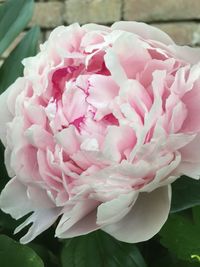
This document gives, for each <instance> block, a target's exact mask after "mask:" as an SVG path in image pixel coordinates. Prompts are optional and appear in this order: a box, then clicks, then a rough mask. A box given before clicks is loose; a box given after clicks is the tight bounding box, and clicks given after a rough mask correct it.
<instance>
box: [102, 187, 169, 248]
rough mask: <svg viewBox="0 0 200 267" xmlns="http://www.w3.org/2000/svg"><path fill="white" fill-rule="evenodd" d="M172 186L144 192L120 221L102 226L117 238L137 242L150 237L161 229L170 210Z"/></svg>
mask: <svg viewBox="0 0 200 267" xmlns="http://www.w3.org/2000/svg"><path fill="white" fill-rule="evenodd" d="M170 200H171V187H170V186H165V187H160V188H158V189H156V190H154V191H153V192H151V193H142V194H141V195H140V196H139V197H138V199H137V201H136V203H135V205H134V206H133V208H132V210H131V211H130V212H129V213H128V214H127V215H126V216H125V217H124V218H123V219H122V220H121V221H119V222H117V223H114V224H111V225H108V226H105V227H103V228H102V230H104V231H105V232H107V233H108V234H110V235H112V236H114V237H115V238H116V239H118V240H120V241H124V242H128V243H137V242H142V241H145V240H148V239H150V238H151V237H153V236H154V235H155V234H156V233H158V231H159V230H160V229H161V227H162V226H163V224H164V223H165V221H166V220H167V217H168V214H169V210H170Z"/></svg>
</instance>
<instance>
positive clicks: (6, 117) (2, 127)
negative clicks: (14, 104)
mask: <svg viewBox="0 0 200 267" xmlns="http://www.w3.org/2000/svg"><path fill="white" fill-rule="evenodd" d="M8 94H9V90H6V91H5V92H4V93H3V94H1V95H0V107H1V112H0V139H1V141H2V143H3V144H4V146H5V145H6V130H7V127H6V123H7V122H9V121H11V119H12V114H11V113H10V111H9V110H8V105H7V98H8Z"/></svg>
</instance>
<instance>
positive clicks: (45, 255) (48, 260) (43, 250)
mask: <svg viewBox="0 0 200 267" xmlns="http://www.w3.org/2000/svg"><path fill="white" fill-rule="evenodd" d="M28 246H29V247H30V248H32V249H33V250H34V251H35V252H36V253H37V254H38V255H39V256H40V258H41V259H42V260H43V262H44V263H45V266H48V267H60V265H59V262H58V259H57V257H56V256H55V255H54V254H53V253H52V252H51V251H50V250H49V249H47V247H46V246H44V245H41V244H36V243H33V242H31V243H30V244H28Z"/></svg>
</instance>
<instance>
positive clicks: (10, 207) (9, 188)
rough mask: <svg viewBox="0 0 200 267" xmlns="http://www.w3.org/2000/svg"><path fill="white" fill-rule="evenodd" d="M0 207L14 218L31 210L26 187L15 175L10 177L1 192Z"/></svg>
mask: <svg viewBox="0 0 200 267" xmlns="http://www.w3.org/2000/svg"><path fill="white" fill-rule="evenodd" d="M0 208H1V209H2V210H3V211H4V212H5V213H9V214H10V215H11V216H12V217H13V218H15V219H19V218H21V217H23V216H24V215H26V214H27V213H29V212H31V211H33V207H32V203H31V201H30V199H28V195H27V187H26V186H24V185H23V184H22V183H21V182H20V181H19V180H18V179H17V178H16V177H15V178H13V179H11V180H10V181H9V182H8V183H7V185H6V186H5V188H4V189H3V191H2V192H1V195H0Z"/></svg>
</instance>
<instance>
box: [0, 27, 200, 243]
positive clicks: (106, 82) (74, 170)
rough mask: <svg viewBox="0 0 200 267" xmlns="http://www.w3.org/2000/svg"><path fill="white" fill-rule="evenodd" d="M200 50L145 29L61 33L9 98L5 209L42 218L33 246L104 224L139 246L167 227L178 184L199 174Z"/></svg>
mask: <svg viewBox="0 0 200 267" xmlns="http://www.w3.org/2000/svg"><path fill="white" fill-rule="evenodd" d="M199 60H200V53H199V52H197V51H196V50H195V49H192V48H189V47H180V46H177V45H175V44H174V42H173V41H172V40H171V39H170V37H169V36H168V35H166V34H165V33H163V32H162V31H160V30H158V29H156V28H154V27H151V26H148V25H146V24H143V23H137V22H117V23H115V24H113V25H112V26H111V27H105V26H100V25H95V24H88V25H85V26H83V27H80V26H79V25H78V24H73V25H71V26H68V27H64V26H61V27H58V28H56V29H55V30H54V31H53V32H52V33H51V35H50V37H49V40H48V41H47V42H46V43H44V44H43V45H42V46H41V51H40V53H39V54H38V55H37V56H35V57H32V58H28V59H25V60H24V61H23V64H24V66H25V70H24V77H22V78H18V79H17V80H16V82H15V83H14V84H12V85H11V86H10V87H9V88H8V89H7V90H6V91H5V92H4V93H3V94H2V95H1V96H0V106H1V113H0V138H1V140H2V142H3V144H4V145H5V148H6V149H5V163H6V167H7V170H8V174H9V176H10V177H12V179H11V180H10V181H9V182H8V184H7V185H6V187H5V189H4V190H3V191H2V193H1V197H0V207H1V209H2V210H3V211H4V212H6V213H9V214H11V216H12V217H13V218H15V219H19V218H21V217H23V216H24V215H26V214H28V213H30V212H32V214H31V215H30V217H29V218H28V219H27V220H26V221H25V222H24V223H23V224H22V225H21V226H19V227H18V228H17V229H16V231H15V232H18V231H20V230H21V229H22V228H24V227H25V226H26V225H28V224H30V223H32V225H31V227H30V228H29V230H28V233H27V234H26V235H25V236H24V237H23V238H22V239H21V242H22V243H27V242H29V241H31V240H32V239H34V238H35V237H36V236H37V235H39V234H40V233H41V232H43V231H44V230H46V229H47V228H48V227H50V226H51V225H52V224H53V223H54V222H55V221H56V220H57V218H58V217H60V220H59V222H58V225H57V227H56V236H57V237H59V238H69V237H74V236H78V235H83V234H87V233H89V232H92V231H94V230H96V229H102V230H104V231H105V232H107V233H109V234H111V235H112V236H114V237H115V238H117V239H118V240H122V241H126V242H140V241H144V240H147V239H149V238H151V237H152V236H153V235H155V234H156V233H157V232H158V231H159V230H160V228H161V227H162V225H163V224H164V222H165V221H166V219H167V217H168V214H169V210H170V200H171V186H170V184H171V183H172V182H173V181H174V180H176V179H177V178H178V177H180V176H181V175H182V174H185V175H189V176H190V177H192V178H194V179H198V178H199V174H200V153H199V151H200V134H199V132H200V104H199V103H200V64H199V63H198V62H199Z"/></svg>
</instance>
